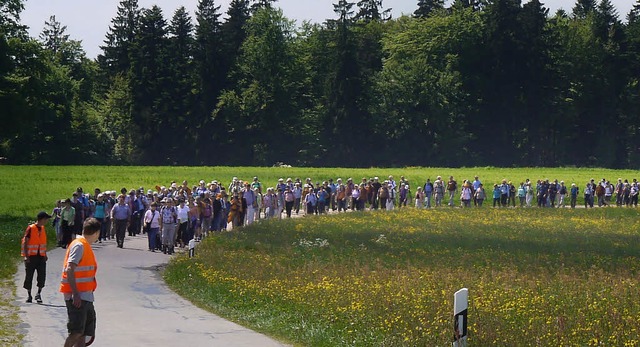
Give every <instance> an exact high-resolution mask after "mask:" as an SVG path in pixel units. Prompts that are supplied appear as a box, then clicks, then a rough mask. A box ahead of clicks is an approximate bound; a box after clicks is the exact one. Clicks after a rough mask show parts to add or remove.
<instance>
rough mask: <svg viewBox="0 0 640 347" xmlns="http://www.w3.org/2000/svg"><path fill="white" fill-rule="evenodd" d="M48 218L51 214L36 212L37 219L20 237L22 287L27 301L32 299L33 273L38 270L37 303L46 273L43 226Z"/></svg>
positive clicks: (40, 299) (45, 236)
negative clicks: (25, 291) (23, 271)
mask: <svg viewBox="0 0 640 347" xmlns="http://www.w3.org/2000/svg"><path fill="white" fill-rule="evenodd" d="M50 218H51V216H50V215H49V214H47V213H46V212H44V211H42V212H40V213H38V217H37V219H38V221H37V222H36V223H34V224H31V225H29V226H28V227H27V230H25V232H24V237H23V238H22V249H21V252H22V257H23V258H24V267H25V269H26V277H25V279H24V285H23V287H24V289H26V290H27V294H28V297H27V302H32V301H33V299H32V298H31V287H32V285H33V273H34V272H35V271H38V277H37V286H38V294H36V302H38V303H39V304H41V303H42V298H41V297H40V293H41V292H42V288H43V287H44V282H45V280H46V275H47V232H46V231H45V230H44V226H45V224H47V222H48V221H49V219H50Z"/></svg>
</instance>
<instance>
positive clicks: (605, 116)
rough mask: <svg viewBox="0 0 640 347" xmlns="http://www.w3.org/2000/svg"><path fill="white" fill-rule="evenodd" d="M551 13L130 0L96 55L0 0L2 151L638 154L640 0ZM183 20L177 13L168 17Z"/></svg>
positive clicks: (160, 157)
mask: <svg viewBox="0 0 640 347" xmlns="http://www.w3.org/2000/svg"><path fill="white" fill-rule="evenodd" d="M637 1H638V2H637V3H636V4H635V6H634V7H633V9H632V10H631V12H630V13H628V14H626V18H625V19H626V20H625V21H622V20H621V19H620V16H619V15H618V13H617V12H616V9H615V8H614V7H613V6H612V4H611V3H610V1H609V0H600V2H596V0H578V1H577V3H576V4H575V6H574V7H573V9H572V11H571V13H565V12H564V11H562V10H561V11H558V12H557V13H555V14H549V13H548V10H547V9H546V8H545V7H544V5H543V4H542V3H540V1H539V0H531V1H529V2H527V3H525V4H522V3H521V2H520V1H519V0H456V1H454V2H453V4H452V5H451V7H449V8H446V7H445V6H444V2H443V1H442V0H420V1H418V3H417V9H416V11H415V13H414V15H413V16H405V17H401V18H397V19H391V18H390V16H389V11H388V10H387V9H385V8H384V7H383V3H382V0H361V1H358V2H357V3H354V2H348V1H345V0H340V1H338V2H337V3H336V4H334V5H333V6H334V10H335V13H336V16H335V18H332V19H327V20H326V21H325V22H324V23H322V24H311V23H302V24H300V25H296V23H294V22H293V21H291V20H290V19H288V18H287V17H286V16H285V15H284V14H283V12H282V11H281V10H279V9H277V8H276V5H277V4H274V2H275V0H258V1H250V0H233V1H231V4H230V6H229V8H228V11H227V12H226V14H223V13H221V11H220V6H219V5H217V4H216V2H215V1H214V0H200V1H199V4H198V8H197V10H196V12H195V17H194V18H192V17H191V16H190V14H189V13H188V12H187V11H186V10H185V9H184V8H179V9H178V10H176V11H175V12H174V13H173V14H172V15H171V16H169V15H167V14H165V13H163V11H162V9H161V8H159V7H157V6H154V7H152V8H139V6H138V2H137V0H122V1H121V2H120V4H119V5H118V12H117V15H116V17H115V18H113V19H112V21H111V25H110V28H109V30H108V32H107V33H106V36H105V41H104V46H103V47H102V53H101V54H100V55H99V56H98V58H97V59H95V60H92V59H88V58H87V57H86V55H85V53H84V51H83V48H82V45H81V43H80V42H78V41H75V40H73V39H71V38H69V35H67V34H66V27H65V26H63V25H62V24H61V23H59V22H58V21H56V19H55V16H52V17H51V18H50V19H49V20H48V21H47V22H46V25H45V29H44V30H43V32H42V33H41V35H40V36H39V37H38V38H30V37H29V36H28V34H27V32H26V28H25V27H24V26H23V25H21V23H20V12H21V10H22V8H23V1H22V0H0V10H1V11H0V15H1V16H2V17H0V109H1V110H2V111H1V114H2V118H3V120H4V121H3V126H2V127H0V156H2V157H6V158H7V159H6V162H9V163H45V164H79V163H92V164H109V163H119V164H122V163H128V164H154V165H165V164H183V165H200V164H206V165H271V164H273V163H276V162H284V163H287V164H292V165H323V166H346V167H356V166H404V165H423V166H462V165H465V166H470V165H481V166H484V165H494V166H512V165H527V166H556V165H578V166H600V167H612V168H623V167H628V168H637V167H640V164H639V162H638V159H637V158H638V157H639V155H640V84H639V79H640V0H637ZM169 17H170V18H169Z"/></svg>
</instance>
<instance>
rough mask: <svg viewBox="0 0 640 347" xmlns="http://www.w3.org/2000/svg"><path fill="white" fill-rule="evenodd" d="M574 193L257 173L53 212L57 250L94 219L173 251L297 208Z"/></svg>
mask: <svg viewBox="0 0 640 347" xmlns="http://www.w3.org/2000/svg"><path fill="white" fill-rule="evenodd" d="M638 193H639V188H638V182H637V181H636V180H635V179H633V181H632V182H629V181H627V180H623V179H618V181H617V183H616V184H615V185H614V184H612V183H611V182H609V181H607V180H606V179H602V180H601V181H600V182H595V180H593V179H592V180H590V181H589V182H587V184H586V185H585V187H584V189H583V191H582V194H583V197H584V205H585V207H593V206H594V205H595V203H596V201H597V204H598V206H608V205H613V204H615V205H617V206H636V207H637V204H638ZM579 195H580V189H579V187H578V186H577V185H576V184H575V183H572V184H571V185H570V186H568V185H565V183H564V181H560V182H558V180H554V181H549V180H538V181H537V182H535V183H534V182H531V181H530V180H528V179H527V180H526V181H524V182H520V183H519V184H514V183H512V182H511V181H508V180H506V179H505V180H502V182H501V183H496V184H494V185H493V187H492V188H489V189H488V191H487V190H485V187H484V185H483V184H482V182H481V181H480V179H479V178H478V177H477V176H476V177H474V180H463V182H462V183H460V184H459V183H458V182H457V181H456V180H455V179H454V177H453V176H450V177H449V179H448V180H444V179H443V178H442V177H441V176H437V177H436V179H435V180H434V181H433V182H432V181H431V179H427V180H426V182H425V183H424V185H421V186H419V187H417V188H416V191H415V193H412V190H411V185H410V184H409V182H408V180H406V179H405V177H404V176H401V177H400V179H399V180H398V181H396V180H394V178H393V176H388V179H385V180H384V181H383V180H381V179H379V178H378V177H373V178H370V179H367V178H363V179H362V180H361V181H360V182H356V181H354V180H353V179H352V178H348V179H346V180H344V181H343V180H342V179H341V178H338V179H337V180H336V181H335V182H334V180H333V179H329V180H326V181H323V182H319V181H316V182H315V183H314V182H313V181H312V180H311V178H307V179H306V180H305V181H304V182H303V181H301V180H300V179H299V178H296V179H291V178H288V179H286V180H285V179H283V178H281V179H279V180H278V182H277V184H276V185H275V186H273V187H268V188H265V187H264V186H263V184H262V183H261V182H260V181H259V179H258V177H254V178H253V180H250V181H242V180H240V179H238V178H237V177H234V178H233V179H232V180H231V183H230V184H229V185H228V186H225V185H224V184H222V183H221V182H218V181H216V180H214V181H211V182H205V181H204V180H201V181H200V182H199V184H198V185H195V186H189V185H188V183H187V181H183V182H182V184H177V183H176V182H171V183H170V184H169V185H168V186H156V187H154V189H149V190H146V191H145V190H144V188H142V187H140V188H138V189H131V190H128V189H127V188H122V189H121V190H120V192H119V193H117V192H116V191H104V192H103V191H101V189H99V188H96V189H95V190H94V191H93V193H92V194H91V193H85V192H84V191H83V189H82V188H81V187H79V188H78V189H77V190H76V191H75V192H74V193H73V194H72V197H71V198H69V199H63V200H59V201H58V203H57V206H56V207H55V208H54V210H53V213H52V216H53V225H54V227H55V229H56V235H57V239H58V244H59V246H60V247H66V246H67V245H68V244H69V243H70V242H71V241H72V238H73V235H74V234H80V233H81V228H82V223H83V221H84V220H85V219H87V218H89V217H94V218H96V219H97V220H98V221H100V222H101V226H102V227H101V228H102V229H101V232H100V237H99V242H102V241H104V240H107V239H115V240H116V243H117V246H118V247H120V248H123V247H124V240H125V236H126V234H127V233H128V235H129V236H136V235H138V234H141V233H142V234H147V237H148V239H149V250H150V251H152V252H155V251H162V252H164V253H167V254H172V253H173V252H174V251H175V247H176V246H177V247H185V246H186V245H187V244H188V242H189V241H190V240H191V239H195V240H196V241H200V240H201V239H202V238H203V237H206V236H207V235H208V234H209V233H212V232H220V231H224V230H227V228H228V227H229V225H231V227H232V228H235V227H239V226H242V225H245V224H251V223H253V222H254V221H256V220H258V219H261V218H267V219H268V218H284V217H287V218H290V217H291V216H292V214H294V213H295V214H300V213H301V210H302V213H303V214H307V215H309V214H324V213H327V212H329V211H336V212H343V211H346V210H364V209H371V210H378V209H384V210H392V209H394V208H398V207H406V206H414V207H415V208H431V207H441V206H450V207H454V206H457V205H455V200H456V199H459V201H460V206H461V207H471V206H472V205H473V206H476V207H482V206H483V205H484V204H485V201H487V200H488V199H489V201H491V202H492V206H493V207H508V206H512V207H515V206H520V207H532V206H538V207H565V206H566V203H567V200H568V201H569V206H570V207H572V208H574V207H576V203H577V199H578V196H579ZM614 198H615V200H614Z"/></svg>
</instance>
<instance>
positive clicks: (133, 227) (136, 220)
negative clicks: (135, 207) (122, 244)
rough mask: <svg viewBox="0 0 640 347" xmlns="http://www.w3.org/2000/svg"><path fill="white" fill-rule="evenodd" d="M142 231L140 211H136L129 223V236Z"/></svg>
mask: <svg viewBox="0 0 640 347" xmlns="http://www.w3.org/2000/svg"><path fill="white" fill-rule="evenodd" d="M139 233H140V213H138V212H134V213H133V214H132V215H131V223H130V224H129V236H136V235H137V234H139Z"/></svg>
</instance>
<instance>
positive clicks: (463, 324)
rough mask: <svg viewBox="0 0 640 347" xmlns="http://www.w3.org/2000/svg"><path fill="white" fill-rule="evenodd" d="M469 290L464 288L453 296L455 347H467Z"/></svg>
mask: <svg viewBox="0 0 640 347" xmlns="http://www.w3.org/2000/svg"><path fill="white" fill-rule="evenodd" d="M468 307H469V289H467V288H462V289H460V290H458V291H457V292H456V293H455V294H454V296H453V347H466V346H467V311H468Z"/></svg>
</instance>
